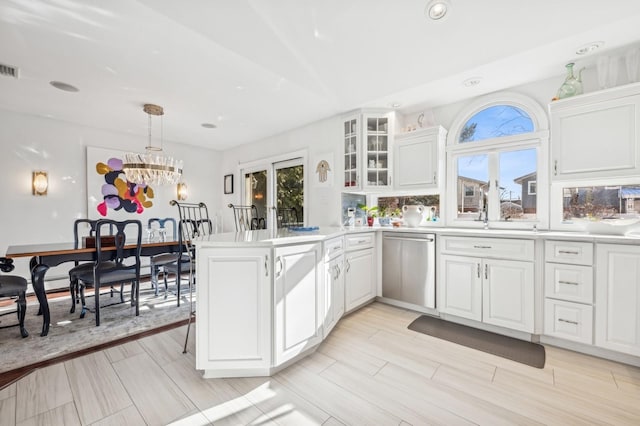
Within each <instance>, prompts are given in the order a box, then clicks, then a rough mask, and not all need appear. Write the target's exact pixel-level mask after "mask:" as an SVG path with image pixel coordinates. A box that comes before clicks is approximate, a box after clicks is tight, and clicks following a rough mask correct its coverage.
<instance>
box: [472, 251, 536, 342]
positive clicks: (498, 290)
mask: <svg viewBox="0 0 640 426" xmlns="http://www.w3.org/2000/svg"><path fill="white" fill-rule="evenodd" d="M482 268H483V270H482V278H483V282H482V322H484V323H486V324H493V325H498V326H501V327H506V328H510V329H513V330H520V331H526V332H529V333H532V332H533V318H534V281H533V262H522V261H516V260H494V259H491V260H490V259H485V260H484V261H483V264H482Z"/></svg>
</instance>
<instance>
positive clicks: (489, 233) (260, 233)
mask: <svg viewBox="0 0 640 426" xmlns="http://www.w3.org/2000/svg"><path fill="white" fill-rule="evenodd" d="M381 231H382V232H403V233H406V232H411V233H434V234H439V235H453V236H461V237H463V236H474V237H487V238H525V239H549V240H572V241H585V242H598V243H611V244H640V233H632V234H627V235H602V234H589V233H586V232H566V231H533V230H515V229H472V228H447V227H439V226H421V227H417V228H408V227H400V228H393V227H380V226H373V227H368V226H358V227H348V228H342V227H320V228H319V229H317V230H314V231H300V232H294V231H289V230H287V229H279V230H277V231H274V230H267V229H263V230H257V231H244V232H226V233H221V234H213V235H209V236H206V237H202V238H200V239H197V240H196V241H195V245H196V246H197V247H243V246H252V247H273V246H280V245H287V244H300V243H306V242H314V241H324V240H327V239H329V238H333V237H338V236H341V235H344V234H349V233H358V232H381Z"/></svg>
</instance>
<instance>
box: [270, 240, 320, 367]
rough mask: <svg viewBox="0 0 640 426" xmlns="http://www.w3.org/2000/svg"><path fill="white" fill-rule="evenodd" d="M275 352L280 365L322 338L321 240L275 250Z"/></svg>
mask: <svg viewBox="0 0 640 426" xmlns="http://www.w3.org/2000/svg"><path fill="white" fill-rule="evenodd" d="M274 252H275V253H274V300H273V312H274V322H273V327H274V333H275V336H274V337H275V339H274V346H275V347H274V354H275V365H280V364H282V363H284V362H286V361H288V360H290V359H291V358H293V357H295V356H296V355H298V354H300V353H302V352H304V351H305V350H306V349H309V348H311V347H313V346H315V345H317V344H318V343H320V341H321V340H322V317H323V316H322V311H323V309H322V308H323V285H322V281H321V279H320V276H319V271H318V265H319V263H320V259H321V250H320V243H316V244H302V245H295V246H285V247H278V248H276V249H275V251H274Z"/></svg>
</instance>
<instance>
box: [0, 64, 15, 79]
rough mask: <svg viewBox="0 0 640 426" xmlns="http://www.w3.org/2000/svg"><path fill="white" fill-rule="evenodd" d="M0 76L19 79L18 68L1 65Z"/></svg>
mask: <svg viewBox="0 0 640 426" xmlns="http://www.w3.org/2000/svg"><path fill="white" fill-rule="evenodd" d="M0 75H3V76H5V77H13V78H18V68H17V67H12V66H11V65H5V64H0Z"/></svg>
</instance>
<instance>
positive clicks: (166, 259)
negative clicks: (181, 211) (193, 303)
mask: <svg viewBox="0 0 640 426" xmlns="http://www.w3.org/2000/svg"><path fill="white" fill-rule="evenodd" d="M156 223H157V224H158V233H159V235H160V239H161V240H162V239H163V238H166V231H167V226H166V225H167V224H170V225H171V236H172V237H173V238H176V236H177V232H176V220H175V219H174V218H172V217H167V218H163V219H161V218H158V217H152V218H151V219H149V221H148V222H147V226H148V229H153V225H154V224H156ZM151 235H152V234H151V233H149V236H151ZM178 257H180V254H179V253H161V254H157V255H155V256H151V258H150V265H149V267H150V269H151V287H152V288H153V289H154V292H155V295H156V296H157V295H158V288H159V285H158V276H159V275H160V268H161V267H163V266H165V265H168V264H171V263H174V262H176V261H177V260H178ZM163 276H164V297H165V298H166V297H167V290H168V285H167V278H166V273H165V274H163ZM178 300H179V299H178Z"/></svg>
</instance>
